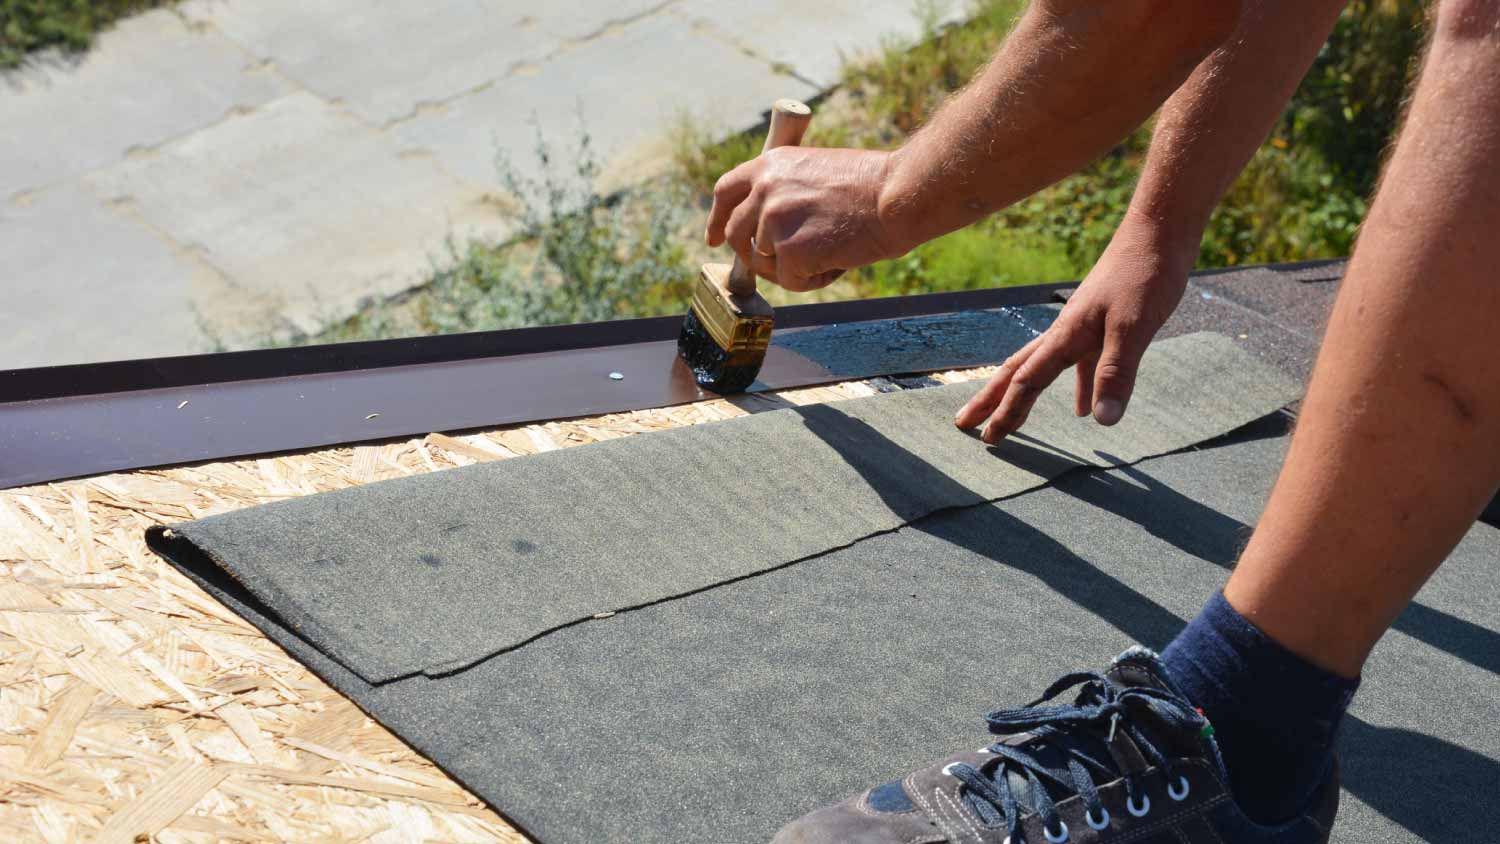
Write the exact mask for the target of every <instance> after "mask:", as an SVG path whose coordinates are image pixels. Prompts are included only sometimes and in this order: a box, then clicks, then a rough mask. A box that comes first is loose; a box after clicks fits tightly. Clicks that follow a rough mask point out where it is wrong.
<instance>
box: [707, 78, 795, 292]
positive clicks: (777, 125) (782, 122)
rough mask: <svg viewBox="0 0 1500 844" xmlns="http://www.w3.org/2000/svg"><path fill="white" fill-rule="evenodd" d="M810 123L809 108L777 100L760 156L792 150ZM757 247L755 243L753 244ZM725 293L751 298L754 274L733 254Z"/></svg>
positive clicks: (772, 108) (773, 106)
mask: <svg viewBox="0 0 1500 844" xmlns="http://www.w3.org/2000/svg"><path fill="white" fill-rule="evenodd" d="M810 122H812V109H810V108H808V107H807V106H806V105H805V104H803V103H800V102H798V101H796V100H777V101H776V103H775V104H774V105H772V106H771V127H770V128H769V129H767V130H766V145H765V146H763V147H761V150H760V151H761V152H762V153H764V152H765V151H766V150H768V149H775V148H776V147H794V146H796V145H798V144H800V143H802V135H803V133H804V132H806V131H807V124H808V123H810ZM756 245H757V246H758V245H759V244H756ZM728 286H729V292H730V293H733V294H734V295H736V296H753V295H755V273H753V272H751V271H750V268H749V267H747V266H745V264H744V262H742V261H741V260H740V259H739V256H738V255H736V256H735V259H734V266H733V267H731V268H730V270H729V282H728Z"/></svg>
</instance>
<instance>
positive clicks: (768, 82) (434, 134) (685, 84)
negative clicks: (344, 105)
mask: <svg viewBox="0 0 1500 844" xmlns="http://www.w3.org/2000/svg"><path fill="white" fill-rule="evenodd" d="M816 93H817V89H816V88H814V87H813V86H811V85H808V84H807V83H806V82H804V81H802V80H800V79H797V78H795V77H792V76H787V75H785V74H781V73H777V72H776V71H775V70H773V69H772V68H771V66H770V65H769V64H767V63H766V62H764V61H761V60H758V59H754V58H751V57H749V56H746V55H744V54H743V53H742V52H740V51H738V50H736V49H733V48H732V47H729V46H727V45H726V44H725V43H724V42H722V41H720V40H718V39H715V38H711V37H705V36H704V35H702V34H701V33H698V32H696V31H695V29H694V26H693V24H691V23H690V22H688V21H687V20H684V19H682V18H679V17H676V16H673V15H654V16H651V17H648V18H644V19H641V20H638V21H636V22H635V23H633V24H631V25H630V26H628V27H620V28H616V29H613V30H611V31H609V32H606V33H603V34H601V35H599V36H597V37H595V38H592V39H590V40H588V41H587V42H585V43H582V44H580V45H579V46H578V47H577V48H576V49H572V50H569V51H567V52H566V53H564V54H562V55H559V56H557V57H555V58H553V59H552V60H550V61H548V62H547V63H545V64H544V65H542V66H541V67H540V68H539V72H538V73H536V74H535V75H531V76H522V75H517V76H511V77H508V78H506V79H503V80H501V81H499V82H497V83H495V84H494V85H493V86H491V87H490V88H487V89H486V90H484V91H481V92H479V93H476V94H473V95H471V96H468V97H465V98H463V99H462V100H459V101H457V102H454V103H452V104H450V105H448V106H447V107H446V108H443V109H441V110H436V111H433V112H430V113H424V114H420V115H418V116H417V117H415V118H413V119H412V120H409V121H405V122H403V123H400V124H397V125H395V126H393V127H391V133H392V135H393V136H394V137H395V138H396V139H397V140H398V141H399V142H400V143H401V145H402V147H403V149H407V150H427V151H430V152H431V153H432V154H433V155H434V156H436V158H437V160H438V161H440V162H441V163H442V165H443V166H444V167H445V168H447V169H448V170H449V171H450V172H452V173H454V174H455V175H457V176H458V177H459V178H461V179H463V180H464V181H466V182H468V183H469V184H471V185H474V186H493V185H495V184H496V183H497V176H496V169H495V154H496V152H497V151H501V152H504V153H505V154H506V155H507V157H508V158H509V159H510V160H511V163H512V164H513V165H514V166H515V168H516V170H517V171H518V172H519V173H520V174H522V175H524V176H528V177H535V176H536V175H537V174H538V172H539V171H540V164H539V163H538V162H537V159H536V155H535V152H534V150H535V147H536V139H537V132H538V129H539V130H540V132H541V135H542V137H543V138H544V139H546V141H547V143H548V144H549V146H551V147H553V148H554V149H555V150H556V151H558V152H562V151H564V150H571V149H572V148H574V147H575V146H576V144H577V142H578V140H579V137H580V133H581V131H582V129H586V130H587V132H588V134H589V137H590V140H591V143H592V145H593V147H594V149H596V150H598V151H600V155H601V158H602V159H603V161H602V163H604V164H605V165H606V171H607V175H608V177H609V178H610V179H612V180H613V181H616V182H619V181H624V180H627V179H628V178H629V177H630V176H632V175H635V173H633V172H632V171H633V170H634V169H635V168H637V167H639V166H641V164H642V162H644V161H646V160H649V159H651V158H653V157H655V158H659V157H660V156H659V153H660V152H661V148H662V147H663V146H664V141H665V138H666V135H667V132H668V130H669V129H670V127H671V125H672V121H673V119H674V118H675V117H676V116H677V115H679V114H690V115H691V116H692V118H693V119H694V120H695V121H696V122H697V123H698V124H699V125H701V126H704V127H706V128H708V129H709V130H711V131H715V132H728V131H730V130H735V129H741V128H744V127H745V126H750V125H754V124H755V123H756V122H757V121H758V120H760V119H761V118H762V115H763V114H764V112H765V111H766V110H767V109H769V108H770V106H771V103H772V102H774V101H775V100H776V99H777V98H778V97H804V98H805V97H811V96H813V95H815V94H816ZM580 117H581V120H582V124H581V125H582V128H580ZM559 158H561V159H563V160H566V159H567V158H568V156H567V155H561V156H559Z"/></svg>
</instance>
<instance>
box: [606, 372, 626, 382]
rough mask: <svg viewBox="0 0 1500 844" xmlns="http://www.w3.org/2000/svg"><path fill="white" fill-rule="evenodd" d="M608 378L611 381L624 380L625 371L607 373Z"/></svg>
mask: <svg viewBox="0 0 1500 844" xmlns="http://www.w3.org/2000/svg"><path fill="white" fill-rule="evenodd" d="M609 380H611V381H624V380H625V373H623V372H611V373H610V374H609Z"/></svg>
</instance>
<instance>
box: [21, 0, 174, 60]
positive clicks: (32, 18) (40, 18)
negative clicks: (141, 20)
mask: <svg viewBox="0 0 1500 844" xmlns="http://www.w3.org/2000/svg"><path fill="white" fill-rule="evenodd" d="M165 2H167V0H0V68H3V67H16V66H18V65H20V64H21V62H22V61H24V60H25V58H26V54H27V53H29V52H32V51H34V50H40V49H43V48H45V47H54V46H55V47H62V48H64V49H67V50H82V49H84V48H86V47H88V46H89V44H90V43H91V42H92V41H93V38H94V33H95V32H98V31H99V30H101V29H104V28H105V27H107V26H109V25H110V24H112V23H114V22H115V21H117V20H119V19H120V18H123V17H125V16H126V15H129V14H133V13H135V12H139V11H141V10H143V9H149V8H151V7H152V6H160V5H163V3H165Z"/></svg>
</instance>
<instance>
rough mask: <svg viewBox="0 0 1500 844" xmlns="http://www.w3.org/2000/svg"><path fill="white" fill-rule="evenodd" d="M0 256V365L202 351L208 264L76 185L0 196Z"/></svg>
mask: <svg viewBox="0 0 1500 844" xmlns="http://www.w3.org/2000/svg"><path fill="white" fill-rule="evenodd" d="M126 210H127V212H128V209H126ZM0 256H3V257H0V286H3V290H4V297H5V303H6V304H5V306H4V307H0V370H5V369H18V368H23V367H30V366H51V365H54V364H65V363H88V362H92V361H102V360H123V359H126V358H141V357H156V356H160V355H174V354H187V353H190V352H202V351H207V350H208V349H207V345H208V340H207V338H205V337H204V336H203V334H202V332H201V331H199V329H198V326H197V324H196V321H195V319H194V317H193V312H192V309H191V307H188V305H189V304H190V303H193V302H196V301H202V300H203V299H205V298H208V297H211V296H212V295H213V294H214V292H215V291H216V289H218V287H219V282H218V281H217V279H215V278H214V277H213V275H212V273H211V271H208V270H207V269H206V268H204V267H202V266H201V265H199V264H197V262H195V261H194V260H192V258H191V256H185V255H180V254H178V253H177V252H176V251H174V250H173V249H172V247H171V246H170V244H168V243H167V242H166V241H165V240H163V239H161V238H159V237H157V236H156V235H155V234H153V233H152V232H151V231H150V230H149V229H147V228H146V227H144V226H142V225H139V224H138V223H136V222H134V221H132V220H131V219H129V216H128V213H123V214H122V213H120V212H119V211H117V210H116V209H113V208H110V207H107V206H106V205H105V203H103V202H101V201H100V200H99V198H98V197H96V196H94V195H93V194H91V193H89V192H88V191H86V190H84V189H82V188H80V187H79V186H77V185H71V184H70V185H63V186H59V187H56V188H51V189H47V190H42V191H39V192H37V193H35V194H32V195H31V196H30V197H29V198H28V199H26V200H24V201H21V202H3V203H0Z"/></svg>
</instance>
